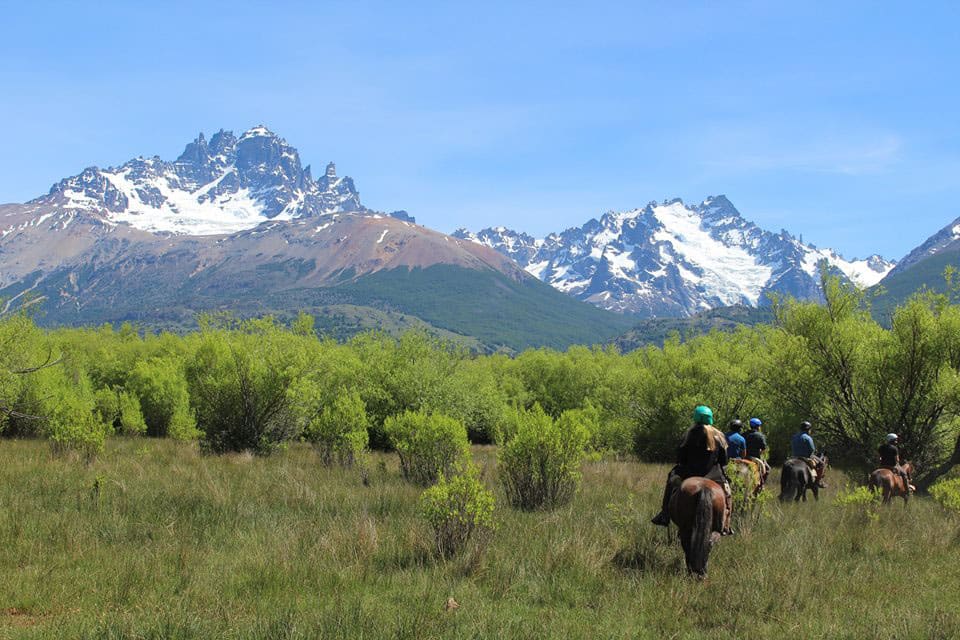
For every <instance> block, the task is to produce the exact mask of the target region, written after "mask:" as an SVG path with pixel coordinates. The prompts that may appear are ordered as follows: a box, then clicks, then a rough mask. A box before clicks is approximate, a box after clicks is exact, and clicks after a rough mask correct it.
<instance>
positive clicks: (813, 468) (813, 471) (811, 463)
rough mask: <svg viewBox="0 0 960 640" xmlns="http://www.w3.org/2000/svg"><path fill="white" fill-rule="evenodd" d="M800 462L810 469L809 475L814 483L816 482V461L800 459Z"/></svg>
mask: <svg viewBox="0 0 960 640" xmlns="http://www.w3.org/2000/svg"><path fill="white" fill-rule="evenodd" d="M800 460H803V461H804V462H805V463H806V465H807V466H808V467H810V474H811V475H812V476H813V480H814V482H816V480H817V478H818V477H819V475H818V473H817V461H816V460H814V459H813V458H800Z"/></svg>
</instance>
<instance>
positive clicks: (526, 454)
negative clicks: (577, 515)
mask: <svg viewBox="0 0 960 640" xmlns="http://www.w3.org/2000/svg"><path fill="white" fill-rule="evenodd" d="M511 418H512V420H511V426H510V427H509V430H508V435H507V439H506V441H505V443H504V444H502V445H501V448H500V452H499V462H498V471H499V474H500V482H501V484H502V485H503V488H504V491H505V493H506V496H507V500H508V501H509V502H510V504H511V505H513V506H514V507H516V508H519V509H523V510H533V509H551V508H553V507H557V506H559V505H563V504H566V503H568V502H569V501H570V500H571V499H573V496H574V494H575V493H576V491H577V487H578V486H579V484H580V478H581V473H580V467H581V465H582V464H583V460H584V456H585V447H586V444H587V442H588V440H589V437H590V434H589V432H588V430H587V427H586V426H585V425H584V422H583V420H582V416H578V415H576V414H573V413H565V414H563V415H562V416H561V417H560V419H558V420H556V421H554V420H553V419H552V418H551V417H550V416H549V415H547V413H546V412H545V411H544V410H543V409H542V408H540V405H534V407H533V409H531V410H529V411H527V410H523V409H519V410H517V411H515V412H514V413H513V415H512V416H511Z"/></svg>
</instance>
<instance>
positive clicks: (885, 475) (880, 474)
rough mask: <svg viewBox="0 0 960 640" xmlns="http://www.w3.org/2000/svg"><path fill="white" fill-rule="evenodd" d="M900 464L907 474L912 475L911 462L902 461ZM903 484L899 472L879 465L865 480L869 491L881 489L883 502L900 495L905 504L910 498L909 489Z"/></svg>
mask: <svg viewBox="0 0 960 640" xmlns="http://www.w3.org/2000/svg"><path fill="white" fill-rule="evenodd" d="M901 466H902V467H903V470H904V471H906V472H907V475H908V476H912V475H913V463H912V462H904V463H903V464H902V465H901ZM903 485H904V481H903V478H902V477H900V474H899V473H897V472H896V471H894V470H893V469H890V468H889V467H880V468H879V469H876V470H874V472H873V473H871V474H870V479H869V481H868V482H867V486H868V487H870V491H873V492H876V491H877V490H878V489H879V490H881V492H882V493H883V504H890V502H892V501H893V499H894V498H896V497H897V496H900V497H902V498H903V503H904V504H906V503H907V501H908V500H909V498H910V491H909V488H908V487H905V486H903Z"/></svg>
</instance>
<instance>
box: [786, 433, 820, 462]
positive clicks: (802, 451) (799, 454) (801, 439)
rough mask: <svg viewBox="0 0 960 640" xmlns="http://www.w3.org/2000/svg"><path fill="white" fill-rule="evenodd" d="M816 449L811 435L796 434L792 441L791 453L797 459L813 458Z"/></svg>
mask: <svg viewBox="0 0 960 640" xmlns="http://www.w3.org/2000/svg"><path fill="white" fill-rule="evenodd" d="M814 451H816V448H815V447H814V444H813V438H811V437H810V434H809V433H804V432H800V433H796V434H794V436H793V437H792V438H791V439H790V453H791V455H793V456H794V457H796V458H812V457H813V453H814Z"/></svg>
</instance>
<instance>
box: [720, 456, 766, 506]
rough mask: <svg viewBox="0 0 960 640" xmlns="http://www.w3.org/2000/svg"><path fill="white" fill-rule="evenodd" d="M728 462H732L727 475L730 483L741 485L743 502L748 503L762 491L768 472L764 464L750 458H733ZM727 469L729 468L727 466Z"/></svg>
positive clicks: (735, 485)
mask: <svg viewBox="0 0 960 640" xmlns="http://www.w3.org/2000/svg"><path fill="white" fill-rule="evenodd" d="M730 462H731V463H732V464H733V469H732V472H730V473H728V474H727V475H728V476H729V477H730V480H731V481H732V482H731V484H732V485H733V486H734V487H737V486H741V487H743V491H744V496H743V498H744V500H743V502H745V503H749V502H750V501H752V500H755V499H756V498H757V496H759V495H760V493H761V492H762V491H763V487H764V485H765V484H766V481H767V475H768V473H769V472H768V470H767V467H766V465H764V464H763V463H762V462H758V461H757V460H753V459H750V458H733V459H732V460H730ZM728 471H731V470H729V468H728Z"/></svg>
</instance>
